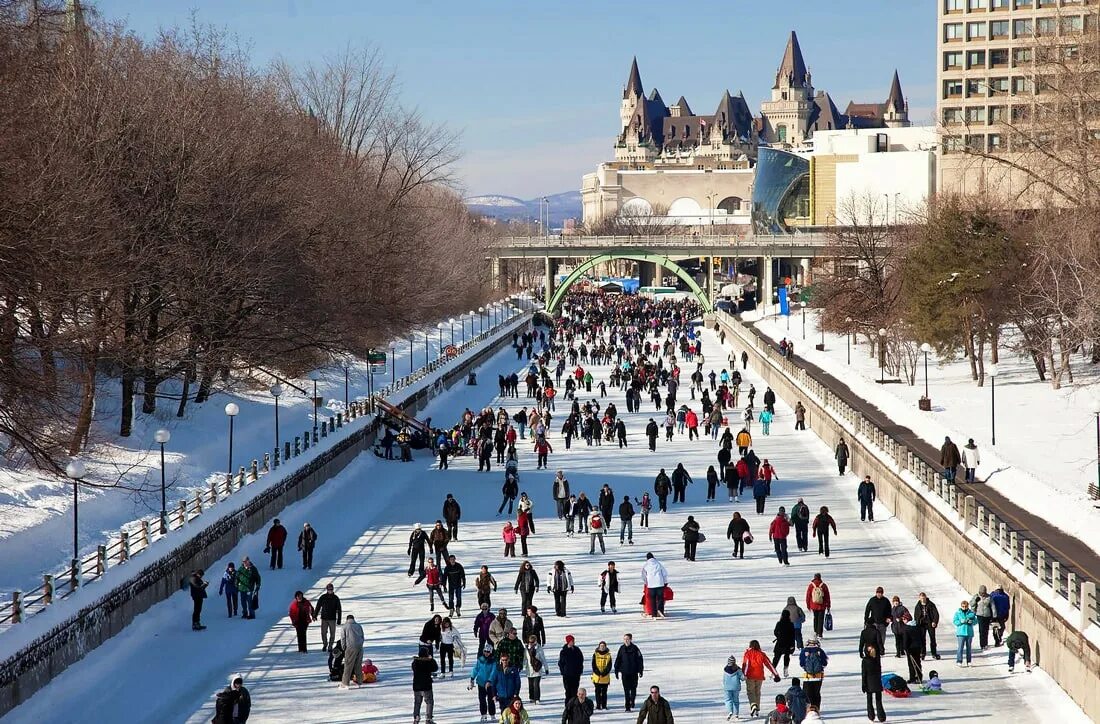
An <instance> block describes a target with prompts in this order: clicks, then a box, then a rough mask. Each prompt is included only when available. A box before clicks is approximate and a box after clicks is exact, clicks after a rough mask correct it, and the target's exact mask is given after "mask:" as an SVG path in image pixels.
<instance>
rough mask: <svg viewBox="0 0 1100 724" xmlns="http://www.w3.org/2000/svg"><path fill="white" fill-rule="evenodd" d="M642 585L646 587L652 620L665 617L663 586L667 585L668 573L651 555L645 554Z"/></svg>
mask: <svg viewBox="0 0 1100 724" xmlns="http://www.w3.org/2000/svg"><path fill="white" fill-rule="evenodd" d="M642 584H643V585H645V587H646V595H647V596H649V610H650V611H652V612H653V616H654V618H664V617H665V586H667V585H668V571H667V570H665V567H664V565H662V563H661V562H660V561H659V560H657V559H656V558H655V557H654V556H653V554H652V553H646V554H645V565H643V566H642Z"/></svg>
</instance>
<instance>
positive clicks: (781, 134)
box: [775, 123, 787, 143]
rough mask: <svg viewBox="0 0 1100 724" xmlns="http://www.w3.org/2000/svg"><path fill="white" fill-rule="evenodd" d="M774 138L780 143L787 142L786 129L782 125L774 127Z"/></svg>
mask: <svg viewBox="0 0 1100 724" xmlns="http://www.w3.org/2000/svg"><path fill="white" fill-rule="evenodd" d="M775 138H776V140H778V141H779V142H780V143H786V142H787V127H786V126H785V125H784V124H782V123H780V124H779V125H778V126H776V127H775Z"/></svg>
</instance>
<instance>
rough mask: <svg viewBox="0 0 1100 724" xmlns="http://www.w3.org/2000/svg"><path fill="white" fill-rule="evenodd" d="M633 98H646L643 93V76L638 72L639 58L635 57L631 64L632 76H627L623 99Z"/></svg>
mask: <svg viewBox="0 0 1100 724" xmlns="http://www.w3.org/2000/svg"><path fill="white" fill-rule="evenodd" d="M631 96H639V97H642V98H644V97H645V93H644V92H643V91H642V74H641V73H639V72H638V56H634V61H633V62H632V63H631V64H630V75H629V76H627V79H626V85H625V86H624V87H623V98H629V97H631Z"/></svg>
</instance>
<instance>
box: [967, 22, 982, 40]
mask: <svg viewBox="0 0 1100 724" xmlns="http://www.w3.org/2000/svg"><path fill="white" fill-rule="evenodd" d="M966 39H967V40H984V39H985V23H984V22H980V23H967V24H966Z"/></svg>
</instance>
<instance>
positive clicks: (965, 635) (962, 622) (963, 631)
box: [952, 600, 978, 666]
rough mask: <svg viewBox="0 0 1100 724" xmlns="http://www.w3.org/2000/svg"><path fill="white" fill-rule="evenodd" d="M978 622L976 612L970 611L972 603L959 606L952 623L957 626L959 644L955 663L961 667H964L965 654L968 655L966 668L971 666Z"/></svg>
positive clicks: (956, 638) (956, 634)
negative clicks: (975, 628)
mask: <svg viewBox="0 0 1100 724" xmlns="http://www.w3.org/2000/svg"><path fill="white" fill-rule="evenodd" d="M977 622H978V617H977V616H975V615H974V612H973V611H971V610H970V601H965V600H964V601H963V602H962V603H960V604H959V610H958V611H956V612H955V616H954V617H953V618H952V623H953V624H954V625H955V640H956V643H957V646H956V649H955V663H956V664H958V665H959V666H963V654H964V653H965V654H966V662H965V665H966V666H970V659H971V651H972V648H973V641H974V625H975V624H976V623H977Z"/></svg>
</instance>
